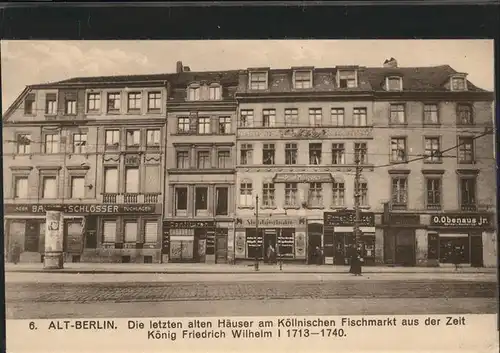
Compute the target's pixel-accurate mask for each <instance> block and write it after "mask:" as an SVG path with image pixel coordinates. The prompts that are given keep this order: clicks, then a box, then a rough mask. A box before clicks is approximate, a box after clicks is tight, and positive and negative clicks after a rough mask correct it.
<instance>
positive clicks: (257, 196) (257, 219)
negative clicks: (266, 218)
mask: <svg viewBox="0 0 500 353" xmlns="http://www.w3.org/2000/svg"><path fill="white" fill-rule="evenodd" d="M258 240H259V195H256V196H255V242H256V244H257V242H258ZM262 247H264V239H262ZM264 251H265V249H264ZM254 269H255V271H258V270H259V255H258V252H257V251H256V252H255V264H254Z"/></svg>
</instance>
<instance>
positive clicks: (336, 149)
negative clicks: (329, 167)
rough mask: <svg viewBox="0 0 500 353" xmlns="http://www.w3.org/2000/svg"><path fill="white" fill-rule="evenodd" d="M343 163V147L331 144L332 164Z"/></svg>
mask: <svg viewBox="0 0 500 353" xmlns="http://www.w3.org/2000/svg"><path fill="white" fill-rule="evenodd" d="M344 163H345V146H344V144H343V143H333V144H332V164H344Z"/></svg>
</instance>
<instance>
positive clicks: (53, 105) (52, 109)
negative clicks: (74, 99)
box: [45, 93, 57, 115]
mask: <svg viewBox="0 0 500 353" xmlns="http://www.w3.org/2000/svg"><path fill="white" fill-rule="evenodd" d="M56 113H57V97H56V94H55V93H47V96H46V97H45V114H47V115H55V114H56Z"/></svg>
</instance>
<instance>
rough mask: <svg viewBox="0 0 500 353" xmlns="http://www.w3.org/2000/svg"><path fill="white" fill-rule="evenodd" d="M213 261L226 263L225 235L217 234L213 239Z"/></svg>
mask: <svg viewBox="0 0 500 353" xmlns="http://www.w3.org/2000/svg"><path fill="white" fill-rule="evenodd" d="M215 263H217V264H225V263H227V235H217V237H216V239H215Z"/></svg>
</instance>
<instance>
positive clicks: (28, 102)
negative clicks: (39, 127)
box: [24, 93, 35, 115]
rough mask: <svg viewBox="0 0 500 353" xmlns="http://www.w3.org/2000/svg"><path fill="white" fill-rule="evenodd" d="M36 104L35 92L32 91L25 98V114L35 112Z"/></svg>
mask: <svg viewBox="0 0 500 353" xmlns="http://www.w3.org/2000/svg"><path fill="white" fill-rule="evenodd" d="M34 106H35V94H33V93H30V94H28V95H27V96H26V98H25V99H24V114H25V115H32V114H34Z"/></svg>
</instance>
